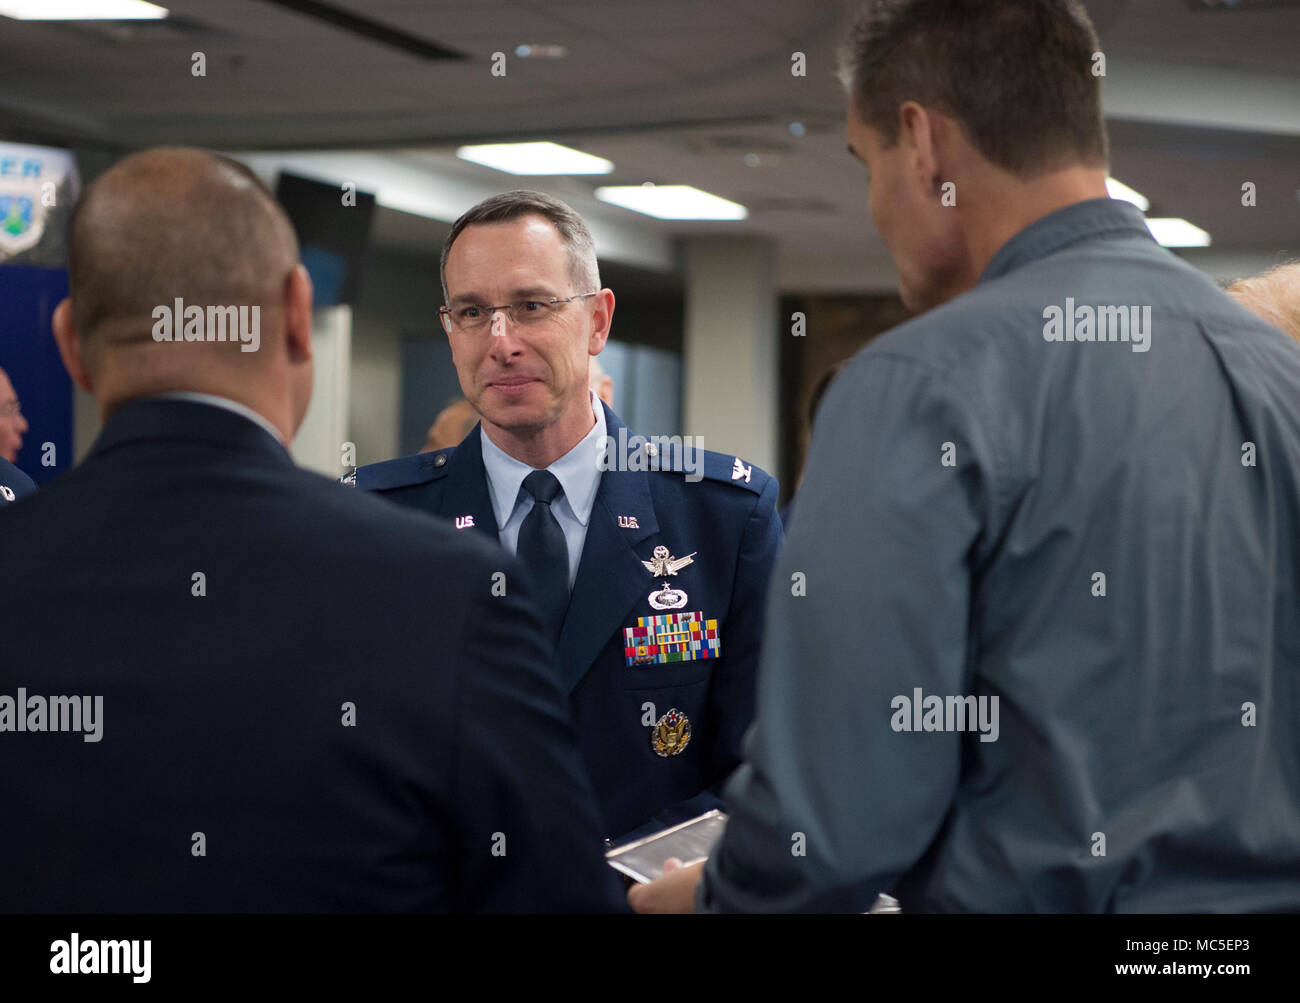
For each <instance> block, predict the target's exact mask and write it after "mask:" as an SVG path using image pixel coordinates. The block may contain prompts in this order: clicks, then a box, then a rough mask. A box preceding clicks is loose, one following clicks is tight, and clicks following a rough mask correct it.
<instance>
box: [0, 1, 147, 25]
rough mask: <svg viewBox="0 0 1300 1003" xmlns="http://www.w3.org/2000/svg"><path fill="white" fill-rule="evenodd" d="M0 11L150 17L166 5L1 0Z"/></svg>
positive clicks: (82, 17) (35, 17) (49, 16)
mask: <svg viewBox="0 0 1300 1003" xmlns="http://www.w3.org/2000/svg"><path fill="white" fill-rule="evenodd" d="M0 14H3V15H4V16H5V17H12V18H13V19H14V20H16V21H149V20H157V19H158V18H163V17H166V16H167V8H166V7H159V6H157V5H156V4H151V3H145V2H144V0H0Z"/></svg>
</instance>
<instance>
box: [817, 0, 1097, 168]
mask: <svg viewBox="0 0 1300 1003" xmlns="http://www.w3.org/2000/svg"><path fill="white" fill-rule="evenodd" d="M1099 50H1100V43H1099V42H1098V40H1097V33H1096V31H1095V30H1094V29H1093V26H1092V22H1091V21H1090V20H1089V19H1088V14H1087V11H1085V10H1084V8H1083V4H1081V3H1080V2H1079V0H868V3H867V4H866V6H865V7H863V8H862V10H861V12H860V13H859V14H858V16H857V18H856V20H855V21H854V23H853V26H852V27H851V29H850V31H849V35H848V38H847V39H846V41H845V44H844V46H843V49H842V50H841V58H840V65H841V73H840V75H841V78H842V80H843V81H844V84H845V87H846V88H847V89H848V91H849V94H850V98H851V101H852V103H853V110H854V113H855V114H857V115H858V116H859V117H860V118H861V119H862V121H863V122H864V123H866V124H867V125H868V126H870V127H871V128H873V129H875V130H876V131H877V132H879V133H880V134H881V135H882V136H883V139H884V143H885V145H886V146H893V145H894V144H895V143H896V142H897V141H898V129H899V125H898V108H899V106H900V105H901V104H902V103H903V102H905V101H917V102H919V103H920V104H923V105H927V106H929V107H933V108H938V109H939V110H940V111H942V112H944V113H945V114H948V115H951V116H952V117H953V118H954V119H956V120H957V121H958V122H960V123H961V125H962V127H963V128H964V129H965V131H966V134H967V135H968V136H969V137H970V140H971V142H972V143H974V144H975V147H976V149H978V150H979V151H980V153H982V154H983V155H984V156H985V157H986V158H988V160H990V161H991V162H992V163H994V164H997V165H998V166H999V167H1002V168H1003V169H1005V170H1007V171H1010V172H1011V173H1013V174H1015V175H1017V176H1019V177H1033V176H1034V175H1036V174H1040V173H1042V172H1044V171H1047V170H1052V169H1054V168H1057V167H1062V166H1066V165H1068V164H1072V163H1085V164H1090V165H1092V164H1096V165H1104V164H1106V162H1107V159H1108V156H1109V145H1108V141H1107V138H1106V125H1105V122H1104V120H1103V118H1102V111H1101V88H1100V81H1099V79H1098V78H1097V77H1096V76H1095V75H1094V74H1093V65H1094V62H1093V60H1094V54H1095V53H1097V52H1098V51H1099Z"/></svg>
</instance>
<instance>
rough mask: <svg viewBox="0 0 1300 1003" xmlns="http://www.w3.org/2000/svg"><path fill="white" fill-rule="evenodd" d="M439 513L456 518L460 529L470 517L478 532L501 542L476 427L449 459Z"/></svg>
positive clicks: (480, 440) (481, 445)
mask: <svg viewBox="0 0 1300 1003" xmlns="http://www.w3.org/2000/svg"><path fill="white" fill-rule="evenodd" d="M443 483H444V484H445V485H446V486H445V487H444V488H443V489H442V495H441V497H440V499H439V502H438V514H439V515H443V516H446V517H447V518H449V519H455V520H456V525H457V526H462V527H463V526H465V525H466V524H465V523H464V522H462V520H464V519H466V518H469V519H472V520H473V522H472V523H471V524H469V525H472V526H473V528H474V529H476V530H478V531H479V532H480V533H484V534H486V535H488V536H490V537H492V541H493V542H494V543H499V542H500V535H499V534H500V527H499V526H497V518H496V514H495V513H494V512H493V510H492V493H491V491H490V489H489V488H488V479H487V470H486V469H485V468H484V466H483V441H482V439H480V438H479V426H478V425H477V424H476V425H475V426H474V427H473V429H471V430H470V433H469V435H467V436H465V438H464V440H462V442H461V444H460V445H459V446H457V447H456V448H455V449H453V450H452V451H451V455H450V456H449V457H448V458H447V472H446V474H445V475H444V481H443Z"/></svg>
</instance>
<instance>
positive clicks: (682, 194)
mask: <svg viewBox="0 0 1300 1003" xmlns="http://www.w3.org/2000/svg"><path fill="white" fill-rule="evenodd" d="M596 198H598V199H600V200H601V201H602V202H608V203H610V204H611V205H618V206H622V207H623V208H624V209H631V210H632V211H633V212H643V213H645V214H646V215H647V216H654V217H656V218H658V219H745V218H746V217H747V216H748V215H749V210H748V209H746V208H745V207H744V206H743V205H741V204H740V203H739V202H731V201H728V200H727V199H724V198H719V197H718V196H717V195H710V194H709V193H708V192H702V191H700V190H699V189H698V188H692V187H691V186H690V185H614V186H611V187H605V188H597V189H596Z"/></svg>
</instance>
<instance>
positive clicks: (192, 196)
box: [54, 147, 311, 438]
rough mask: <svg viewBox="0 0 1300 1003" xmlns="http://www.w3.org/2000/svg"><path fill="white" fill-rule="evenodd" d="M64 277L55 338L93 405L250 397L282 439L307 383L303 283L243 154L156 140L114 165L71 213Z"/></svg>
mask: <svg viewBox="0 0 1300 1003" xmlns="http://www.w3.org/2000/svg"><path fill="white" fill-rule="evenodd" d="M68 282H69V293H68V296H69V299H68V301H65V303H64V304H61V305H60V308H59V310H57V311H56V312H55V317H54V329H55V337H56V339H57V340H58V341H59V348H60V351H61V352H63V356H64V361H65V363H66V364H67V365H68V369H69V372H71V373H72V374H73V377H74V379H76V380H77V382H78V383H79V384H80V385H82V386H83V387H85V388H86V389H88V390H90V391H91V393H93V394H95V396H96V398H97V399H98V400H99V403H100V408H101V411H103V412H104V413H105V414H108V413H111V411H112V410H113V409H115V407H116V406H117V405H118V404H120V403H122V402H123V401H126V400H130V399H133V398H136V397H141V396H147V395H149V394H155V393H161V392H165V391H174V390H191V391H198V392H206V393H213V394H218V395H221V396H226V397H230V398H232V399H234V400H240V401H243V402H245V403H249V404H250V406H254V407H256V408H257V409H258V410H260V411H261V412H262V413H264V414H267V416H268V417H272V420H273V421H275V422H276V423H277V425H278V426H279V427H282V428H285V429H287V435H286V438H287V437H288V436H291V435H292V434H293V431H294V430H296V428H297V426H298V423H299V422H300V421H301V419H302V415H303V413H305V411H306V406H307V399H308V398H309V397H310V392H311V339H310V335H311V282H310V280H309V279H308V278H307V273H306V271H305V269H303V267H302V265H301V264H300V263H299V261H298V241H297V239H296V238H295V236H294V232H293V226H292V225H291V224H290V222H289V219H288V217H287V216H286V215H285V213H284V210H283V209H281V208H280V206H279V204H278V203H277V202H276V201H275V197H274V196H273V195H272V194H271V193H270V191H268V190H267V188H266V186H265V185H263V184H262V182H261V181H259V180H258V179H257V177H256V176H255V175H254V174H253V173H252V172H251V171H249V170H248V168H246V167H244V166H243V165H242V164H240V163H238V162H236V161H234V160H231V159H230V158H228V157H223V156H220V155H219V154H214V153H208V152H206V151H204V150H196V149H187V148H182V147H168V148H160V149H155V150H146V151H144V152H143V153H137V154H134V155H132V156H129V157H127V158H126V159H124V160H122V161H121V162H119V163H118V164H116V165H114V166H113V167H112V168H110V169H109V170H108V171H106V172H105V173H104V174H102V175H101V176H100V177H98V178H97V179H96V180H95V181H94V183H93V184H91V185H90V186H89V187H88V188H87V189H86V192H85V194H84V195H83V196H82V198H81V201H80V202H79V203H78V204H77V206H76V208H75V210H74V211H73V214H72V219H71V222H70V224H69V229H68ZM178 301H179V303H178ZM160 318H161V319H160ZM191 318H193V319H191ZM236 319H237V320H238V328H239V329H238V331H237V332H236V331H235V330H233V329H232V330H230V331H229V332H227V325H228V324H229V325H231V326H232V327H233V326H234V322H235V321H236ZM164 321H165V322H166V323H165V327H166V330H165V331H164V330H160V328H159V325H162V324H163V323H164ZM182 321H183V325H184V334H182ZM249 321H252V322H254V323H256V325H257V331H256V336H255V337H248V335H249V334H252V333H253V332H248V331H245V330H244V326H245V324H246V323H247V322H249ZM193 325H197V328H196V327H195V326H193ZM217 329H219V331H218V330H217ZM227 334H228V336H227ZM163 335H166V337H163ZM272 411H274V412H276V413H275V415H274V416H272V415H271V413H270V412H272Z"/></svg>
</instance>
